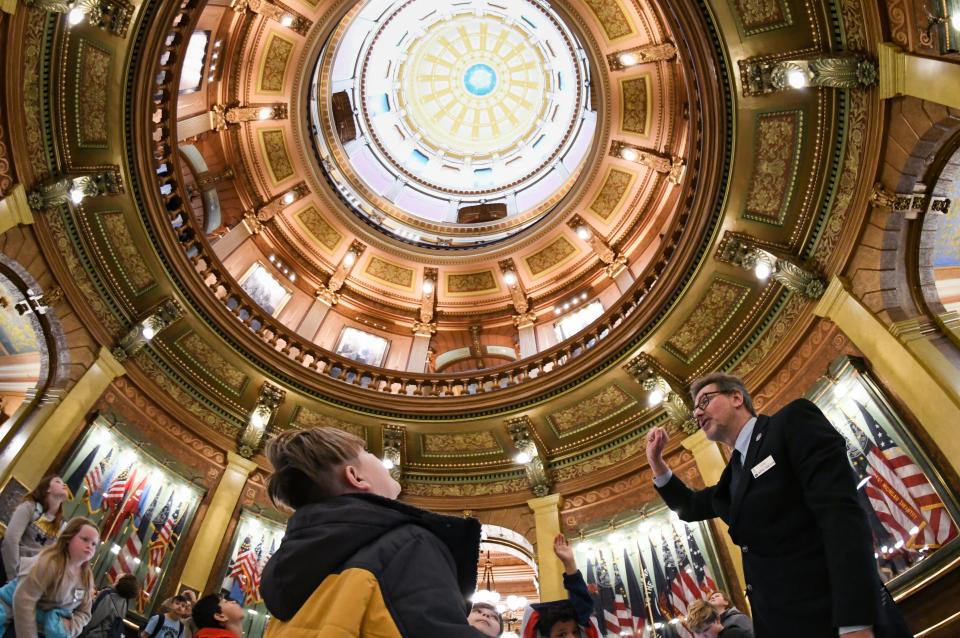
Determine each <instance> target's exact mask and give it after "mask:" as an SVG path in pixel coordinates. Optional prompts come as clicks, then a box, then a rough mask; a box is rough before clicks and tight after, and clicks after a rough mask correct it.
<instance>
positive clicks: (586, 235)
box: [577, 224, 590, 241]
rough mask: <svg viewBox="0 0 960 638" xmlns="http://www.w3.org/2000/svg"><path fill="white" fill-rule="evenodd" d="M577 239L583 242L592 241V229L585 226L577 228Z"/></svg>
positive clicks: (581, 225)
mask: <svg viewBox="0 0 960 638" xmlns="http://www.w3.org/2000/svg"><path fill="white" fill-rule="evenodd" d="M577 237H579V238H580V239H582V240H583V241H590V229H589V228H587V226H586V225H585V224H580V225H579V226H577Z"/></svg>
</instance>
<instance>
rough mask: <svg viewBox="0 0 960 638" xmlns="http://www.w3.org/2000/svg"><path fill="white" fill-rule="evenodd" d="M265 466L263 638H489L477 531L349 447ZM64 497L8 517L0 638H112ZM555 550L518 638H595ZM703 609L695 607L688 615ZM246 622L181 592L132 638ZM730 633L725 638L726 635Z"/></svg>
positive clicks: (212, 633)
mask: <svg viewBox="0 0 960 638" xmlns="http://www.w3.org/2000/svg"><path fill="white" fill-rule="evenodd" d="M267 456H268V458H269V460H270V462H271V464H272V465H273V468H274V474H273V476H272V477H271V480H270V483H269V490H268V492H269V495H270V497H271V499H273V500H274V502H275V503H277V504H278V505H283V506H285V507H288V508H290V509H292V510H294V514H293V516H292V517H291V519H290V521H289V524H288V526H287V532H286V535H285V537H284V540H283V542H282V543H281V545H280V548H279V549H278V550H277V551H276V552H275V553H274V555H273V556H272V557H271V559H270V560H269V562H268V564H267V566H266V567H265V569H264V572H263V576H262V580H261V588H260V593H261V594H262V596H263V600H264V602H265V604H266V606H267V608H268V610H269V612H270V613H271V615H272V616H273V619H272V620H271V622H270V623H269V624H268V626H267V634H266V638H288V637H289V638H314V637H315V638H348V637H352V638H361V637H364V636H371V637H372V636H378V637H380V636H384V637H387V636H396V637H398V638H399V637H405V638H434V637H439V636H443V637H444V638H459V637H463V638H483V637H487V638H497V637H500V636H502V635H504V629H505V627H504V624H505V623H504V619H503V617H502V616H501V613H500V612H499V611H498V610H497V608H496V607H494V606H492V605H489V604H484V603H477V604H475V605H473V606H472V608H470V609H469V610H468V608H467V606H466V604H465V600H466V596H468V595H469V594H470V593H471V592H472V590H473V588H474V586H475V583H476V575H477V572H476V565H477V559H478V557H479V543H480V525H479V523H478V522H477V521H476V520H474V519H468V518H461V517H449V516H441V515H439V514H434V513H432V512H426V511H424V510H420V509H418V508H415V507H412V506H409V505H406V504H403V503H400V502H398V501H397V500H396V499H397V496H398V494H399V491H400V486H399V484H398V483H397V482H396V481H395V480H394V479H393V478H392V477H391V476H390V474H389V472H388V470H387V469H386V468H385V467H384V465H383V464H382V463H381V462H380V460H379V459H378V458H376V457H375V456H373V455H371V454H370V453H369V452H367V451H366V450H365V449H364V443H363V441H362V440H361V439H359V438H357V437H355V436H353V435H351V434H347V433H345V432H343V431H341V430H336V429H331V428H314V429H312V430H296V431H289V432H284V433H282V434H280V435H278V436H277V437H276V438H275V439H274V440H273V441H272V442H271V444H270V446H269V448H268V450H267ZM66 498H67V489H66V486H65V485H64V482H63V481H62V480H61V479H60V477H58V476H48V477H45V478H44V479H43V480H42V481H41V482H40V483H39V485H38V486H37V488H36V489H34V490H33V491H32V492H30V494H28V495H27V497H26V498H25V499H24V501H23V503H22V504H21V505H20V506H18V507H17V508H16V510H15V511H14V513H13V515H12V517H11V519H10V522H9V523H8V525H7V532H6V535H5V537H4V539H3V553H2V556H3V570H2V571H0V576H2V577H3V578H4V579H7V582H6V583H5V584H3V585H2V587H0V638H4V635H6V636H7V637H10V636H16V637H17V638H37V637H38V636H44V637H45V638H80V637H82V638H123V637H124V636H125V635H133V634H132V633H131V632H128V631H127V630H126V627H129V626H131V625H130V624H128V623H129V621H128V620H127V618H128V615H129V614H128V612H129V611H130V601H135V600H136V599H137V598H138V596H139V594H140V585H139V583H138V581H137V579H136V577H135V576H133V575H131V574H120V575H119V576H118V577H117V578H116V579H115V581H114V583H113V584H112V585H111V586H109V587H106V588H104V589H103V590H101V591H100V592H96V591H95V585H94V578H93V573H92V569H91V561H92V560H93V558H94V556H95V554H96V551H97V548H98V546H99V544H100V532H99V529H98V527H97V525H96V523H94V522H93V521H91V520H89V519H86V518H81V517H76V518H73V519H71V520H69V521H67V522H65V523H64V522H63V502H64V500H65V499H66ZM553 550H554V553H555V555H556V557H557V559H558V560H559V561H560V562H561V564H562V565H563V568H564V575H563V584H564V587H565V588H566V590H567V594H568V596H567V599H566V600H562V601H552V602H543V603H535V604H532V605H530V606H528V608H527V609H526V610H524V614H523V619H522V622H521V623H520V626H519V632H520V633H519V635H520V636H521V638H600V636H602V635H603V633H602V632H601V630H600V625H599V624H598V623H597V620H596V617H595V616H594V605H593V600H592V599H591V596H590V593H589V591H588V589H587V584H586V582H585V581H584V578H583V575H582V574H581V573H580V570H579V569H578V568H577V564H576V561H575V559H574V555H573V549H572V547H571V546H570V544H569V543H568V542H567V540H566V539H565V538H564V536H563V535H562V534H561V535H558V536H557V537H556V538H555V539H554V544H553ZM700 602H702V601H700ZM244 617H245V616H244V610H243V608H242V607H241V606H240V604H239V603H237V602H235V601H233V600H230V599H229V598H225V597H223V596H221V595H219V594H210V595H207V596H204V597H202V598H200V599H199V600H197V599H196V598H195V596H193V593H192V592H190V591H189V590H185V591H184V593H183V595H177V596H173V597H172V598H169V599H167V600H166V601H164V602H163V604H162V605H160V609H159V612H158V613H156V614H155V615H153V616H151V617H149V618H147V619H146V622H145V623H144V624H143V625H142V627H140V628H139V634H138V636H137V638H242V626H243V620H244ZM745 622H746V623H749V619H747V618H746V616H744V615H743V614H742V613H740V612H739V611H737V610H736V609H734V608H731V606H730V604H729V601H728V600H727V599H726V596H725V595H723V594H722V593H719V592H718V593H717V594H716V596H714V597H711V599H710V601H709V603H708V602H702V604H697V603H694V604H693V605H691V607H690V609H689V610H688V618H687V626H688V627H689V629H690V631H691V632H692V633H693V635H694V636H695V637H696V638H750V637H751V636H752V634H751V633H750V628H749V624H747V625H746V626H744V623H745ZM731 627H732V628H731Z"/></svg>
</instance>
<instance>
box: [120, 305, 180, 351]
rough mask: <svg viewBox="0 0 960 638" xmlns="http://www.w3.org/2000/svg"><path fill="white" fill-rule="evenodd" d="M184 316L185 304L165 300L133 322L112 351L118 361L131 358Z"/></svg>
mask: <svg viewBox="0 0 960 638" xmlns="http://www.w3.org/2000/svg"><path fill="white" fill-rule="evenodd" d="M182 316H183V306H181V305H180V303H179V302H178V301H177V300H176V299H173V298H172V297H171V298H167V299H165V300H163V301H162V302H161V303H160V305H159V306H157V308H156V310H154V311H153V312H152V313H150V314H149V315H147V316H146V317H144V318H143V319H141V320H140V321H138V322H137V323H135V324H133V326H131V327H130V329H129V330H128V331H127V334H125V335H124V336H123V338H121V339H120V342H119V343H118V344H117V345H116V346H115V347H114V348H113V349H111V350H110V353H111V354H112V355H113V356H114V358H115V359H116V360H117V361H121V362H122V361H125V360H127V359H129V358H130V357H132V356H134V355H135V354H137V353H138V352H140V351H141V350H143V349H144V347H146V345H147V344H148V343H150V341H151V340H153V338H154V337H156V336H157V335H158V334H160V333H161V332H163V331H164V330H166V329H167V327H169V326H170V325H171V324H172V323H173V322H174V321H176V320H177V319H179V318H180V317H182Z"/></svg>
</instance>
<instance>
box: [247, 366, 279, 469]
mask: <svg viewBox="0 0 960 638" xmlns="http://www.w3.org/2000/svg"><path fill="white" fill-rule="evenodd" d="M286 395H287V392H286V390H284V389H283V388H280V387H278V386H275V385H273V384H272V383H270V382H269V381H264V382H263V385H262V386H260V394H259V395H258V396H257V404H256V405H255V406H253V409H252V410H251V411H250V416H249V417H248V418H247V424H246V426H245V427H244V428H243V430H242V431H241V432H240V436H239V438H238V440H237V454H239V455H240V456H242V457H243V458H245V459H249V458H253V455H254V454H256V453H257V452H258V451H259V450H260V448H261V447H262V446H263V441H264V438H266V434H267V429H268V428H269V427H270V423H271V421H273V417H275V416H276V414H277V410H278V409H279V408H280V404H281V403H283V399H284V397H285V396H286Z"/></svg>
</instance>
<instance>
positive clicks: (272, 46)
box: [257, 33, 293, 93]
mask: <svg viewBox="0 0 960 638" xmlns="http://www.w3.org/2000/svg"><path fill="white" fill-rule="evenodd" d="M291 53H293V42H291V41H290V40H287V39H286V38H283V37H282V36H280V35H278V34H276V33H271V34H270V36H269V37H268V38H267V52H266V53H265V54H264V56H263V66H261V67H260V76H259V77H260V79H259V81H258V82H257V91H258V92H260V93H282V92H283V84H284V79H285V78H286V74H287V63H288V62H289V61H290V54H291Z"/></svg>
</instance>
